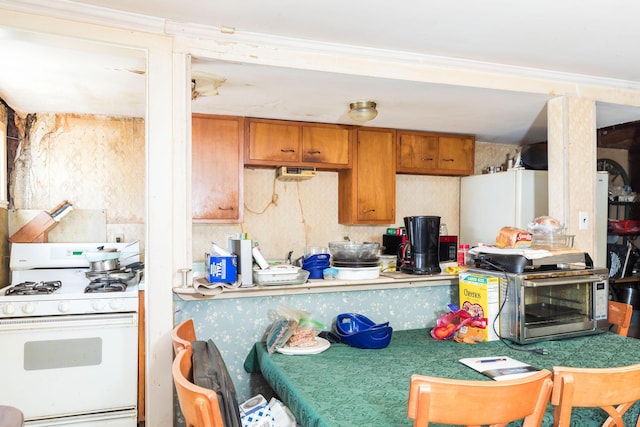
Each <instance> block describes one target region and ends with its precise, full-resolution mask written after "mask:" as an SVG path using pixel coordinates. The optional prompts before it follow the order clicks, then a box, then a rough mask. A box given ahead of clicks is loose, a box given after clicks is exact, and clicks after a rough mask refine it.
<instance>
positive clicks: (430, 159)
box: [420, 157, 433, 162]
mask: <svg viewBox="0 0 640 427" xmlns="http://www.w3.org/2000/svg"><path fill="white" fill-rule="evenodd" d="M420 160H422V161H423V162H424V161H425V160H429V161H433V157H427V158H426V159H425V158H424V157H423V158H421V159H420Z"/></svg>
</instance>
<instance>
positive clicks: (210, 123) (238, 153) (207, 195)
mask: <svg viewBox="0 0 640 427" xmlns="http://www.w3.org/2000/svg"><path fill="white" fill-rule="evenodd" d="M191 127H192V130H191V151H192V172H191V173H192V210H193V212H192V217H193V222H198V223H208V222H210V223H239V222H242V220H243V204H244V201H243V181H242V168H243V166H242V148H243V145H242V141H243V135H244V118H242V117H231V116H212V115H205V114H193V116H192V119H191Z"/></svg>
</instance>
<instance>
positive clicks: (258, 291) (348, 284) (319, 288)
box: [173, 273, 458, 301]
mask: <svg viewBox="0 0 640 427" xmlns="http://www.w3.org/2000/svg"><path fill="white" fill-rule="evenodd" d="M457 283H458V276H457V275H451V274H436V275H429V276H419V275H411V274H404V273H381V274H380V277H379V278H377V279H370V280H322V279H309V281H308V282H307V283H305V284H302V285H270V286H257V285H256V286H252V287H247V288H224V290H223V291H222V292H220V293H218V294H216V295H202V294H201V293H199V292H197V291H196V289H195V288H193V287H186V288H185V287H181V286H177V287H174V288H173V292H174V293H175V294H177V295H178V297H179V298H181V299H183V300H185V301H194V300H207V299H228V298H253V297H264V296H279V295H296V294H321V293H327V292H351V291H363V290H364V291H366V290H381V289H404V288H412V287H426V286H451V285H455V284H457Z"/></svg>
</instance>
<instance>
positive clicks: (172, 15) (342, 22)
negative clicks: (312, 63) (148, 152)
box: [0, 0, 640, 144]
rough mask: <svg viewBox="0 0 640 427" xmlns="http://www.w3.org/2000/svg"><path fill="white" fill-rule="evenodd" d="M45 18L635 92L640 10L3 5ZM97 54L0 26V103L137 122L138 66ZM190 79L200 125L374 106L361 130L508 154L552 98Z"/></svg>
mask: <svg viewBox="0 0 640 427" xmlns="http://www.w3.org/2000/svg"><path fill="white" fill-rule="evenodd" d="M87 5H88V6H87ZM45 6H46V7H48V8H50V9H51V10H55V11H56V13H57V14H65V13H66V14H67V15H70V14H72V13H75V12H77V11H83V12H84V11H88V12H89V13H88V15H91V16H96V15H99V14H101V13H103V12H106V11H105V10H102V9H101V8H111V9H117V10H120V11H125V12H127V13H128V14H126V15H122V16H124V17H129V18H130V17H137V16H138V15H144V16H146V17H155V18H159V19H158V20H157V21H158V22H164V20H167V21H170V22H174V23H176V22H178V23H184V25H186V26H192V25H198V26H207V28H208V27H211V28H217V29H220V28H229V29H233V30H232V31H234V32H236V33H243V34H253V35H254V36H256V35H267V36H278V37H285V38H287V39H297V40H301V41H305V40H306V41H317V42H325V43H331V44H330V45H327V46H332V47H333V48H335V49H336V50H340V49H341V48H343V47H345V48H346V47H348V48H349V49H353V48H354V47H357V46H360V47H362V48H363V49H364V48H366V49H380V52H384V53H385V54H389V53H394V52H395V53H398V54H402V55H407V54H415V55H428V57H430V58H434V57H442V58H441V59H449V60H453V61H461V60H465V61H472V62H469V64H473V65H474V66H478V65H482V66H487V67H489V66H490V67H491V68H492V69H497V68H500V67H503V68H505V69H509V70H511V71H513V70H517V71H518V70H519V72H520V71H521V72H523V73H525V74H527V75H528V76H533V75H536V74H539V75H541V76H549V75H553V76H560V78H561V80H565V81H575V82H585V81H597V82H599V83H602V82H604V83H611V85H612V87H617V88H630V89H634V90H637V89H638V88H640V55H637V54H636V51H637V49H636V46H635V45H636V43H637V40H639V39H640V37H639V36H640V26H638V25H637V18H636V17H637V16H638V15H639V13H640V4H636V3H633V2H628V1H626V0H610V1H607V2H602V1H601V0H563V1H557V0H539V1H536V2H533V1H530V2H523V1H513V0H484V1H478V0H458V1H455V2H440V1H432V0H405V1H403V2H389V1H388V0H385V1H382V0H350V1H347V2H344V1H340V0H325V1H323V2H304V1H300V0H270V1H267V2H265V1H264V0H235V1H229V0H226V1H222V0H182V1H179V2H178V1H175V0H83V1H75V2H69V1H62V0H26V1H21V2H17V1H11V0H0V7H6V8H13V9H16V10H21V11H24V10H29V9H30V8H43V7H45ZM54 6H55V8H54ZM97 7H99V8H97ZM131 14H135V15H131ZM117 15H119V14H117ZM105 16H106V15H105ZM109 16H110V17H111V18H113V16H114V15H113V14H110V15H109ZM201 28H202V27H201ZM103 48H107V47H106V46H101V47H100V49H96V45H95V44H86V43H84V42H81V41H78V40H74V41H69V40H64V39H56V38H43V37H41V36H40V35H37V34H32V33H24V32H20V31H16V30H6V29H5V30H3V29H2V28H1V27H0V55H1V57H2V58H3V60H2V65H0V97H1V98H3V99H4V100H5V101H6V102H7V103H8V104H9V105H10V106H12V107H13V108H14V109H16V110H17V111H20V112H72V113H91V114H108V115H126V116H144V114H145V105H144V102H145V94H144V90H145V86H144V72H145V70H144V67H145V60H144V57H143V56H142V55H141V54H140V53H138V52H135V51H129V50H122V49H120V50H119V49H116V48H113V47H108V48H107V49H106V50H105V49H103ZM193 71H194V76H195V77H196V81H197V82H198V85H202V84H206V83H207V82H209V80H208V79H199V76H215V77H216V78H219V79H221V80H222V81H223V83H222V84H221V85H220V87H219V88H218V91H217V95H216V96H212V94H211V93H205V94H204V95H205V96H201V97H199V98H197V99H195V100H194V101H193V106H192V108H193V111H194V112H205V113H214V114H233V115H245V116H254V117H269V118H280V119H291V120H306V121H317V122H329V123H345V124H356V122H353V121H351V120H350V119H349V118H348V117H347V114H346V113H347V106H348V103H349V102H350V101H355V100H359V99H370V100H374V101H376V102H377V103H378V106H379V111H380V114H379V116H378V117H377V118H376V119H375V120H373V121H372V122H369V123H367V125H371V126H380V127H395V128H404V129H417V130H432V131H442V132H456V133H470V134H475V135H476V136H477V139H478V140H480V141H489V142H501V143H512V144H519V143H524V142H538V141H544V140H546V108H545V104H546V101H547V100H548V99H551V98H552V97H553V96H555V95H554V94H553V93H546V94H540V93H538V94H534V93H524V92H516V91H507V90H496V89H479V88H473V87H463V86H455V85H443V84H433V83H421V82H416V81H407V80H401V79H394V78H373V77H365V76H361V75H360V76H358V75H355V74H351V75H350V74H344V73H340V74H338V73H327V72H319V71H303V70H300V69H292V68H283V67H274V66H266V65H254V64H242V63H237V62H233V63H230V62H220V61H218V62H216V61H199V60H196V61H195V62H194V64H193ZM203 82H204V83H203ZM199 89H202V90H203V91H205V92H206V88H204V87H199ZM597 117H598V119H597V125H598V127H599V128H600V127H606V126H610V125H613V124H619V123H625V122H629V121H635V120H640V108H638V107H629V106H620V105H613V104H607V103H598V104H597Z"/></svg>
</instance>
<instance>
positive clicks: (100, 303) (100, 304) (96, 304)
mask: <svg viewBox="0 0 640 427" xmlns="http://www.w3.org/2000/svg"><path fill="white" fill-rule="evenodd" d="M91 306H92V307H93V309H94V310H96V311H101V310H104V301H101V300H99V299H97V300H95V301H94V302H93V304H91Z"/></svg>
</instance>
